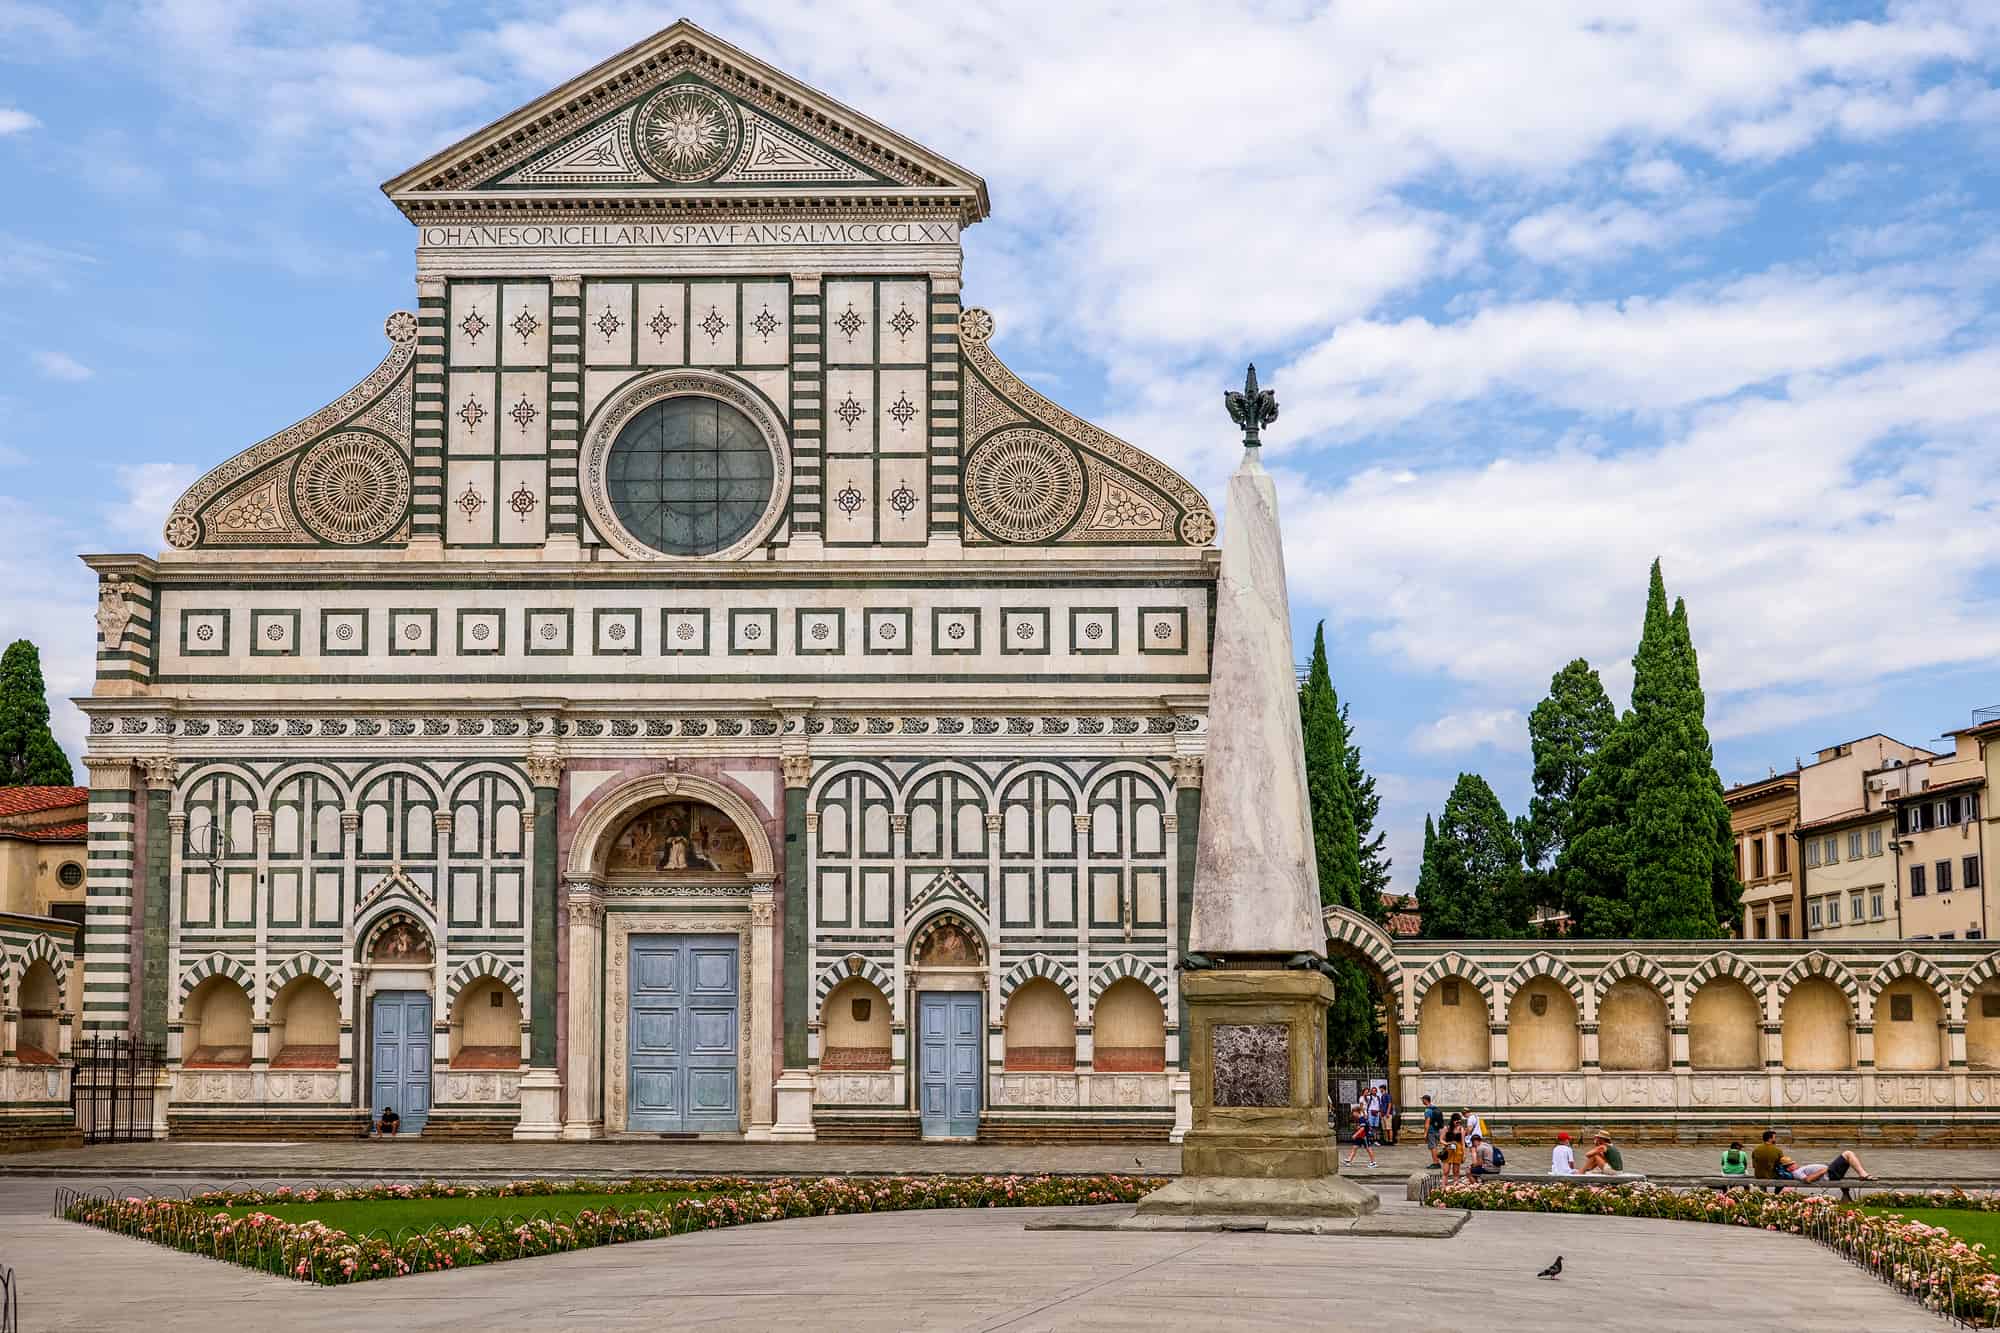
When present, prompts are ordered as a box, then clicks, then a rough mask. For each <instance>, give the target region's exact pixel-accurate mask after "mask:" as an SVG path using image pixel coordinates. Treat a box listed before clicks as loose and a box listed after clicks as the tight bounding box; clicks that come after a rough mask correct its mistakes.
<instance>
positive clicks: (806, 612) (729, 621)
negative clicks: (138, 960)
mask: <svg viewBox="0 0 2000 1333" xmlns="http://www.w3.org/2000/svg"><path fill="white" fill-rule="evenodd" d="M441 614H442V613H440V612H439V611H438V610H436V609H434V608H391V609H389V610H387V611H386V612H382V613H377V612H373V611H370V610H368V609H365V608H353V609H334V608H329V609H323V610H321V611H320V612H319V626H318V628H319V653H320V655H321V656H323V657H364V656H367V655H368V654H369V653H370V651H371V646H372V637H371V634H370V630H371V627H372V626H375V625H379V624H381V620H380V616H386V618H387V624H386V629H387V639H386V641H385V642H384V643H383V645H382V647H381V651H383V652H386V653H387V655H389V656H391V657H434V656H437V655H438V654H439V652H440V644H441V643H448V644H450V645H451V646H450V647H449V648H448V649H446V650H445V651H449V652H453V653H455V654H456V655H458V656H460V657H497V656H501V655H504V654H505V653H506V652H507V651H508V637H509V636H508V627H509V623H510V621H513V622H515V623H516V624H517V625H518V629H519V632H520V633H521V634H522V635H523V640H522V646H521V651H522V652H524V653H526V654H527V655H529V656H566V655H570V654H575V653H579V652H584V653H588V654H589V655H591V656H596V657H636V656H641V655H643V654H644V653H646V652H647V651H648V647H647V644H646V642H645V638H646V631H647V628H648V626H649V622H650V621H651V617H650V616H649V615H648V613H647V612H646V611H644V610H642V609H640V608H638V607H595V608H591V609H590V610H589V611H588V613H587V614H588V624H587V627H586V628H587V634H588V638H587V639H586V640H585V641H584V643H583V644H582V645H579V643H578V637H577V635H578V628H579V618H580V615H581V614H582V613H579V612H578V611H577V610H576V609H575V608H570V607H546V608H529V609H527V610H524V611H509V610H507V609H505V608H498V607H495V608H481V607H465V608H459V609H457V610H456V611H455V612H454V613H452V615H453V620H454V621H455V624H452V625H444V626H441V625H440V616H441ZM1133 614H1134V615H1135V616H1136V624H1135V625H1133V627H1134V628H1136V631H1137V638H1136V643H1135V645H1134V646H1135V649H1136V651H1138V652H1141V653H1168V654H1185V653H1186V652H1187V651H1188V612H1187V608H1186V607H1184V606H1157V607H1139V608H1137V609H1136V611H1135V612H1134V613H1133ZM1063 618H1064V617H1062V616H1059V615H1057V614H1056V613H1055V612H1054V611H1052V609H1051V608H1049V607H1045V606H1019V607H1002V608H999V610H998V611H997V612H994V611H988V610H983V609H981V608H979V607H958V606H940V607H933V608H930V612H929V616H928V618H927V619H928V624H927V626H926V625H925V618H923V617H920V616H919V614H918V611H917V610H916V609H915V608H911V607H867V608H862V609H860V610H859V611H858V612H856V613H853V614H850V612H849V609H848V608H846V607H837V606H836V607H796V608H793V609H792V611H791V613H790V615H789V616H787V615H786V614H784V613H783V612H781V611H779V610H778V609H777V608H775V607H748V608H738V607H732V608H726V609H711V608H707V607H666V608H663V609H662V610H661V611H660V612H659V620H658V637H657V639H656V641H655V643H654V644H653V645H652V651H654V652H657V653H658V654H660V655H662V656H668V657H677V656H703V655H707V654H710V653H724V654H727V655H730V656H766V657H769V656H776V655H778V654H779V653H780V652H787V653H792V654H796V655H798V656H801V657H833V656H841V655H844V654H847V653H850V652H856V653H861V654H867V655H878V656H891V657H895V656H910V655H913V654H914V653H915V652H916V651H917V639H918V634H919V629H920V627H924V628H927V629H928V632H929V644H928V647H927V651H928V652H930V653H931V654H933V655H935V656H941V657H972V656H977V655H978V654H980V653H981V652H984V651H986V650H987V648H988V646H989V641H988V633H989V631H990V632H991V634H992V640H991V644H992V646H993V647H995V648H997V651H998V652H1000V653H1001V654H1002V655H1006V656H1015V655H1026V656H1036V655H1047V654H1049V653H1051V652H1053V651H1054V650H1055V647H1054V645H1055V636H1056V634H1057V633H1058V632H1059V631H1061V630H1062V629H1063V628H1064V626H1063V625H1062V623H1061V622H1062V620H1063ZM1066 619H1067V622H1068V623H1067V627H1066V628H1067V651H1068V652H1070V653H1072V654H1077V655H1083V656H1107V655H1111V654H1115V653H1117V652H1119V651H1120V650H1121V647H1122V646H1123V644H1124V639H1123V636H1122V635H1121V634H1120V626H1121V621H1124V622H1126V623H1128V624H1131V622H1130V621H1129V620H1128V618H1127V617H1126V616H1125V615H1124V614H1123V613H1121V611H1120V610H1119V608H1117V607H1071V608H1068V609H1067V616H1066ZM248 620H249V633H248V642H247V643H246V644H244V645H243V646H241V647H238V646H236V645H235V644H234V643H233V641H232V638H231V632H230V631H231V622H232V613H231V611H230V609H229V608H220V607H219V608H189V609H187V610H184V611H182V612H181V615H180V650H181V655H182V656H183V657H228V656H232V655H233V654H235V653H237V652H243V653H246V654H247V655H248V656H251V657H297V656H300V655H301V654H302V653H303V652H304V650H305V647H304V640H303V630H304V625H303V623H302V622H303V620H304V613H303V612H301V611H297V610H287V609H270V610H252V611H251V612H250V613H249V616H248ZM787 628H788V629H789V630H790V635H789V638H790V641H789V642H785V641H784V638H785V636H784V634H783V633H782V631H783V630H784V629H787ZM441 633H450V634H451V635H452V637H451V638H450V639H449V640H444V639H442V638H441Z"/></svg>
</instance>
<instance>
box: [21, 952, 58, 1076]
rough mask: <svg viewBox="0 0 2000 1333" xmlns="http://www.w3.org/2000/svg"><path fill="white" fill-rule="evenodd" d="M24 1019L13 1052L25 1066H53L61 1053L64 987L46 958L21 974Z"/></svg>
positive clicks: (30, 965)
mask: <svg viewBox="0 0 2000 1333" xmlns="http://www.w3.org/2000/svg"><path fill="white" fill-rule="evenodd" d="M20 999H21V1019H20V1026H19V1027H18V1028H16V1029H15V1035H14V1053H15V1055H16V1057H17V1058H18V1059H19V1060H20V1061H21V1063H22V1064H54V1063H55V1062H56V1060H57V1058H58V1056H59V1055H60V1053H61V1051H62V1003H63V1002H62V986H61V985H60V984H59V983H58V982H57V981H56V972H55V969H54V968H52V967H50V966H49V965H48V963H47V962H46V961H45V960H43V959H39V958H38V959H36V960H35V961H34V962H32V963H30V964H28V967H27V970H25V971H24V972H22V973H21V997H20Z"/></svg>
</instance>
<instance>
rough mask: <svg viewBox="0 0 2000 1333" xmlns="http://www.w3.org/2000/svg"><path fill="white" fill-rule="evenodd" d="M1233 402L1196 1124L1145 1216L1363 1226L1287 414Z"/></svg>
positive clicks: (1200, 925) (1198, 980)
mask: <svg viewBox="0 0 2000 1333" xmlns="http://www.w3.org/2000/svg"><path fill="white" fill-rule="evenodd" d="M1224 401H1225V403H1226V404H1227V406H1228V408H1229V415H1230V419H1231V420H1233V421H1234V422H1235V423H1236V424H1237V425H1239V426H1241V427H1242V428H1243V445H1244V448H1243V461H1242V462H1241V463H1240V464H1239V465H1238V466H1237V469H1236V475H1235V476H1233V477H1231V478H1230V481H1229V502H1228V511H1227V514H1226V516H1225V518H1226V527H1225V529H1224V532H1223V538H1222V565H1221V569H1220V571H1219V573H1218V576H1217V579H1216V599H1215V647H1214V650H1213V653H1212V657H1211V676H1210V689H1209V707H1208V737H1209V740H1208V753H1207V758H1206V762H1205V764H1204V770H1205V771H1204V774H1203V778H1202V807H1201V832H1200V836H1199V838H1198V840H1197V841H1196V844H1195V868H1194V914H1193V918H1192V920H1191V922H1190V924H1189V928H1188V952H1187V955H1186V957H1185V958H1184V959H1183V961H1182V970H1181V973H1180V983H1181V994H1182V995H1183V996H1184V997H1186V999H1187V1005H1188V1028H1187V1030H1186V1031H1184V1032H1183V1033H1182V1034H1181V1040H1182V1042H1183V1043H1185V1049H1186V1050H1187V1051H1188V1070H1189V1076H1190V1083H1191V1089H1190V1091H1191V1096H1192V1101H1193V1125H1192V1127H1191V1128H1190V1129H1189V1130H1188V1133H1187V1137H1186V1139H1185V1141H1184V1142H1183V1143H1182V1144H1181V1176H1180V1178H1179V1179H1178V1180H1175V1181H1174V1182H1172V1183H1171V1184H1169V1185H1167V1186H1165V1187H1164V1188H1162V1189H1159V1190H1156V1191H1155V1192H1153V1193H1152V1194H1150V1195H1148V1196H1147V1197H1146V1198H1145V1199H1144V1200H1142V1201H1141V1202H1140V1204H1139V1212H1140V1214H1142V1215H1144V1214H1171V1215H1204V1214H1213V1215H1221V1216H1237V1217H1242V1216H1252V1215H1262V1216H1269V1217H1353V1216H1357V1215H1359V1214H1362V1213H1371V1212H1374V1211H1375V1209H1376V1208H1377V1207H1378V1201H1377V1199H1376V1197H1375V1194H1374V1192H1373V1191H1371V1190H1367V1189H1363V1188H1362V1187H1360V1186H1359V1185H1356V1184H1354V1183H1353V1182H1351V1181H1347V1180H1343V1179H1341V1177H1340V1163H1339V1156H1338V1149H1337V1147H1336V1145H1335V1144H1334V1141H1333V1139H1332V1136H1331V1134H1330V1133H1329V1131H1328V1126H1327V1114H1326V1110H1327V1107H1326V1011H1327V1007H1328V1006H1329V1005H1331V1004H1332V1003H1333V983H1332V982H1331V981H1330V980H1329V979H1328V978H1327V975H1326V968H1325V962H1326V931H1325V928H1324V927H1323V926H1322V924H1321V918H1320V907H1319V873H1318V868H1317V865H1318V863H1317V859H1316V858H1315V857H1314V855H1313V835H1312V817H1311V807H1310V806H1309V804H1308V803H1307V798H1306V766H1305V749H1304V746H1303V744H1302V743H1301V737H1300V729H1299V706H1298V689H1297V685H1296V683H1295V677H1294V675H1293V666H1292V662H1293V658H1292V620H1291V610H1290V607H1289V605H1288V599H1287V597H1286V592H1285V554H1284V548H1283V546H1282V545H1281V543H1280V541H1279V536H1278V496H1277V489H1276V487H1275V486H1274V485H1273V484H1272V481H1271V474H1270V473H1268V472H1266V471H1265V470H1264V467H1263V464H1262V463H1261V462H1260V461H1259V458H1258V455H1259V453H1260V452H1261V450H1260V448H1259V445H1260V435H1259V432H1260V431H1261V430H1262V428H1263V427H1265V426H1268V425H1270V424H1271V422H1273V421H1275V420H1276V419H1277V416H1278V403H1277V398H1276V396H1275V395H1274V394H1273V393H1272V391H1271V390H1269V389H1259V388H1258V387H1257V368H1256V367H1255V366H1252V367H1250V373H1249V375H1248V376H1247V377H1246V379H1245V382H1244V386H1243V392H1241V393H1233V392H1232V393H1228V394H1225V395H1224Z"/></svg>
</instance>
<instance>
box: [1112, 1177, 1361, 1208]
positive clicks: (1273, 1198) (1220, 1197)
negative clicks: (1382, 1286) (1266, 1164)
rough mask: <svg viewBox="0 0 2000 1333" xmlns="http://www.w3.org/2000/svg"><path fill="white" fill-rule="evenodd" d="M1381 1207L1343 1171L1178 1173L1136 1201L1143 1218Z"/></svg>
mask: <svg viewBox="0 0 2000 1333" xmlns="http://www.w3.org/2000/svg"><path fill="white" fill-rule="evenodd" d="M1381 1206H1382V1201H1381V1200H1380V1199H1378V1198H1376V1197H1375V1191H1373V1190H1371V1189H1368V1188H1366V1187H1365V1186H1362V1185H1357V1184H1355V1183H1354V1182H1353V1181H1351V1180H1349V1179H1347V1178H1346V1177H1345V1176H1338V1175H1326V1176H1321V1177H1319V1178H1318V1179H1317V1180H1297V1179H1273V1178H1270V1177H1262V1176H1252V1177H1244V1176H1182V1177H1181V1178H1180V1179H1179V1180H1176V1181H1173V1182H1171V1183H1170V1184H1167V1185H1165V1186H1163V1187H1161V1188H1160V1189H1156V1190H1154V1191H1153V1192H1152V1193H1151V1194H1148V1195H1147V1196H1146V1197H1145V1198H1143V1199H1141V1200H1139V1208H1138V1215H1139V1216H1141V1217H1361V1216H1363V1215H1365V1214H1367V1213H1372V1212H1374V1211H1375V1210H1376V1209H1377V1208H1380V1207H1381Z"/></svg>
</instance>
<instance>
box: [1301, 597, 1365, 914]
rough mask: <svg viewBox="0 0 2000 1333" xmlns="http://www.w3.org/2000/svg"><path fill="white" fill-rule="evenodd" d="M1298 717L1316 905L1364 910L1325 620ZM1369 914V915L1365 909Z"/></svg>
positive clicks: (1315, 642)
mask: <svg viewBox="0 0 2000 1333" xmlns="http://www.w3.org/2000/svg"><path fill="white" fill-rule="evenodd" d="M1299 722H1300V729H1301V731H1302V732H1303V733H1304V738H1305V752H1306V800H1307V803H1308V804H1309V805H1310V806H1311V810H1312V826H1313V853H1314V855H1315V856H1316V857H1317V858H1318V863H1319V900H1320V903H1321V905H1322V906H1326V907H1346V908H1350V909H1352V910H1355V911H1361V912H1364V913H1365V912H1366V909H1365V908H1364V907H1363V906H1362V900H1361V856H1360V840H1359V839H1358V838H1357V837H1356V835H1355V831H1354V806H1353V803H1352V800H1351V799H1350V797H1349V795H1348V791H1347V755H1346V745H1345V739H1346V733H1345V729H1344V728H1343V726H1342V723H1341V717H1340V698H1339V696H1338V695H1336V694H1335V693H1334V692H1333V676H1332V674H1331V673H1330V672H1329V671H1328V670H1327V665H1326V624H1325V622H1321V624H1320V626H1319V628H1318V629H1317V630H1315V631H1314V632H1313V651H1312V663H1311V665H1310V666H1308V667H1307V669H1306V682H1305V684H1304V685H1302V686H1301V687H1300V688H1299ZM1370 915H1372V914H1370Z"/></svg>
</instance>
